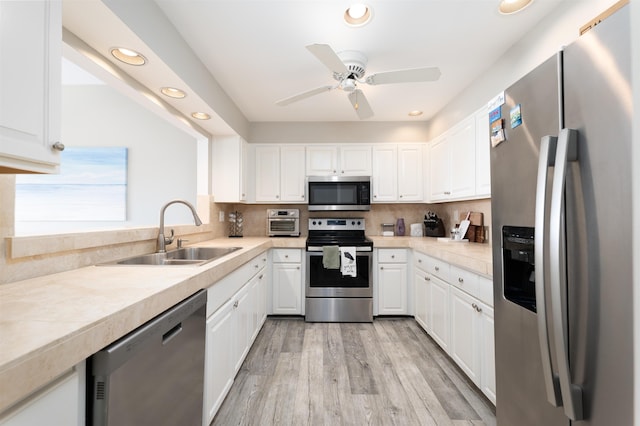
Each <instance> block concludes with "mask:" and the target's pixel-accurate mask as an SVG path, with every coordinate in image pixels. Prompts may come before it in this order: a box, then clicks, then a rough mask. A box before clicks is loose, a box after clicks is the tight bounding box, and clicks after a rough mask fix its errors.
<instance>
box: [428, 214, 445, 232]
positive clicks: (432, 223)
mask: <svg viewBox="0 0 640 426" xmlns="http://www.w3.org/2000/svg"><path fill="white" fill-rule="evenodd" d="M424 228H425V234H424V235H425V236H427V237H444V223H443V222H442V219H440V218H439V217H438V215H437V214H435V213H434V212H427V214H426V215H424Z"/></svg>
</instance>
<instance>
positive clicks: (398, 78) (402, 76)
mask: <svg viewBox="0 0 640 426" xmlns="http://www.w3.org/2000/svg"><path fill="white" fill-rule="evenodd" d="M439 78H440V69H439V68H438V67H430V68H414V69H408V70H399V71H388V72H381V73H378V74H371V75H370V76H368V77H367V78H366V80H365V81H366V83H367V84H371V85H375V84H390V83H414V82H420V81H435V80H437V79H439Z"/></svg>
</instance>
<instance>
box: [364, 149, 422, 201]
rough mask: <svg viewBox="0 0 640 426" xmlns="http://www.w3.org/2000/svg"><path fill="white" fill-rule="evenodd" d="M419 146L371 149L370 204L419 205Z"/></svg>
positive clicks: (420, 164)
mask: <svg viewBox="0 0 640 426" xmlns="http://www.w3.org/2000/svg"><path fill="white" fill-rule="evenodd" d="M422 150H423V144H421V143H406V144H376V145H374V146H373V176H372V181H373V190H372V192H373V202H374V203H388V202H422V198H423V193H422V183H423V180H424V179H423V173H422V170H423V169H422V167H423V165H422V159H423V155H422Z"/></svg>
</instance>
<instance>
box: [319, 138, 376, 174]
mask: <svg viewBox="0 0 640 426" xmlns="http://www.w3.org/2000/svg"><path fill="white" fill-rule="evenodd" d="M306 164H307V167H306V173H307V176H371V145H360V144H352V145H340V146H338V145H322V144H318V145H308V146H307V158H306Z"/></svg>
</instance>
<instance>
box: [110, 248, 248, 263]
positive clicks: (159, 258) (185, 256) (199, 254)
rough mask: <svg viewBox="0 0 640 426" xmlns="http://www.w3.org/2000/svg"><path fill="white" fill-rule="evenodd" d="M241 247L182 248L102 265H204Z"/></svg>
mask: <svg viewBox="0 0 640 426" xmlns="http://www.w3.org/2000/svg"><path fill="white" fill-rule="evenodd" d="M241 248H242V247H184V248H181V249H176V250H171V251H168V252H166V253H150V254H143V255H140V256H134V257H129V258H127V259H122V260H117V261H115V262H109V263H106V264H104V265H159V266H167V265H172V266H176V265H204V264H205V263H207V262H211V261H213V260H216V259H219V258H221V257H223V256H226V255H228V254H230V253H233V252H234V251H236V250H240V249H241Z"/></svg>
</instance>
